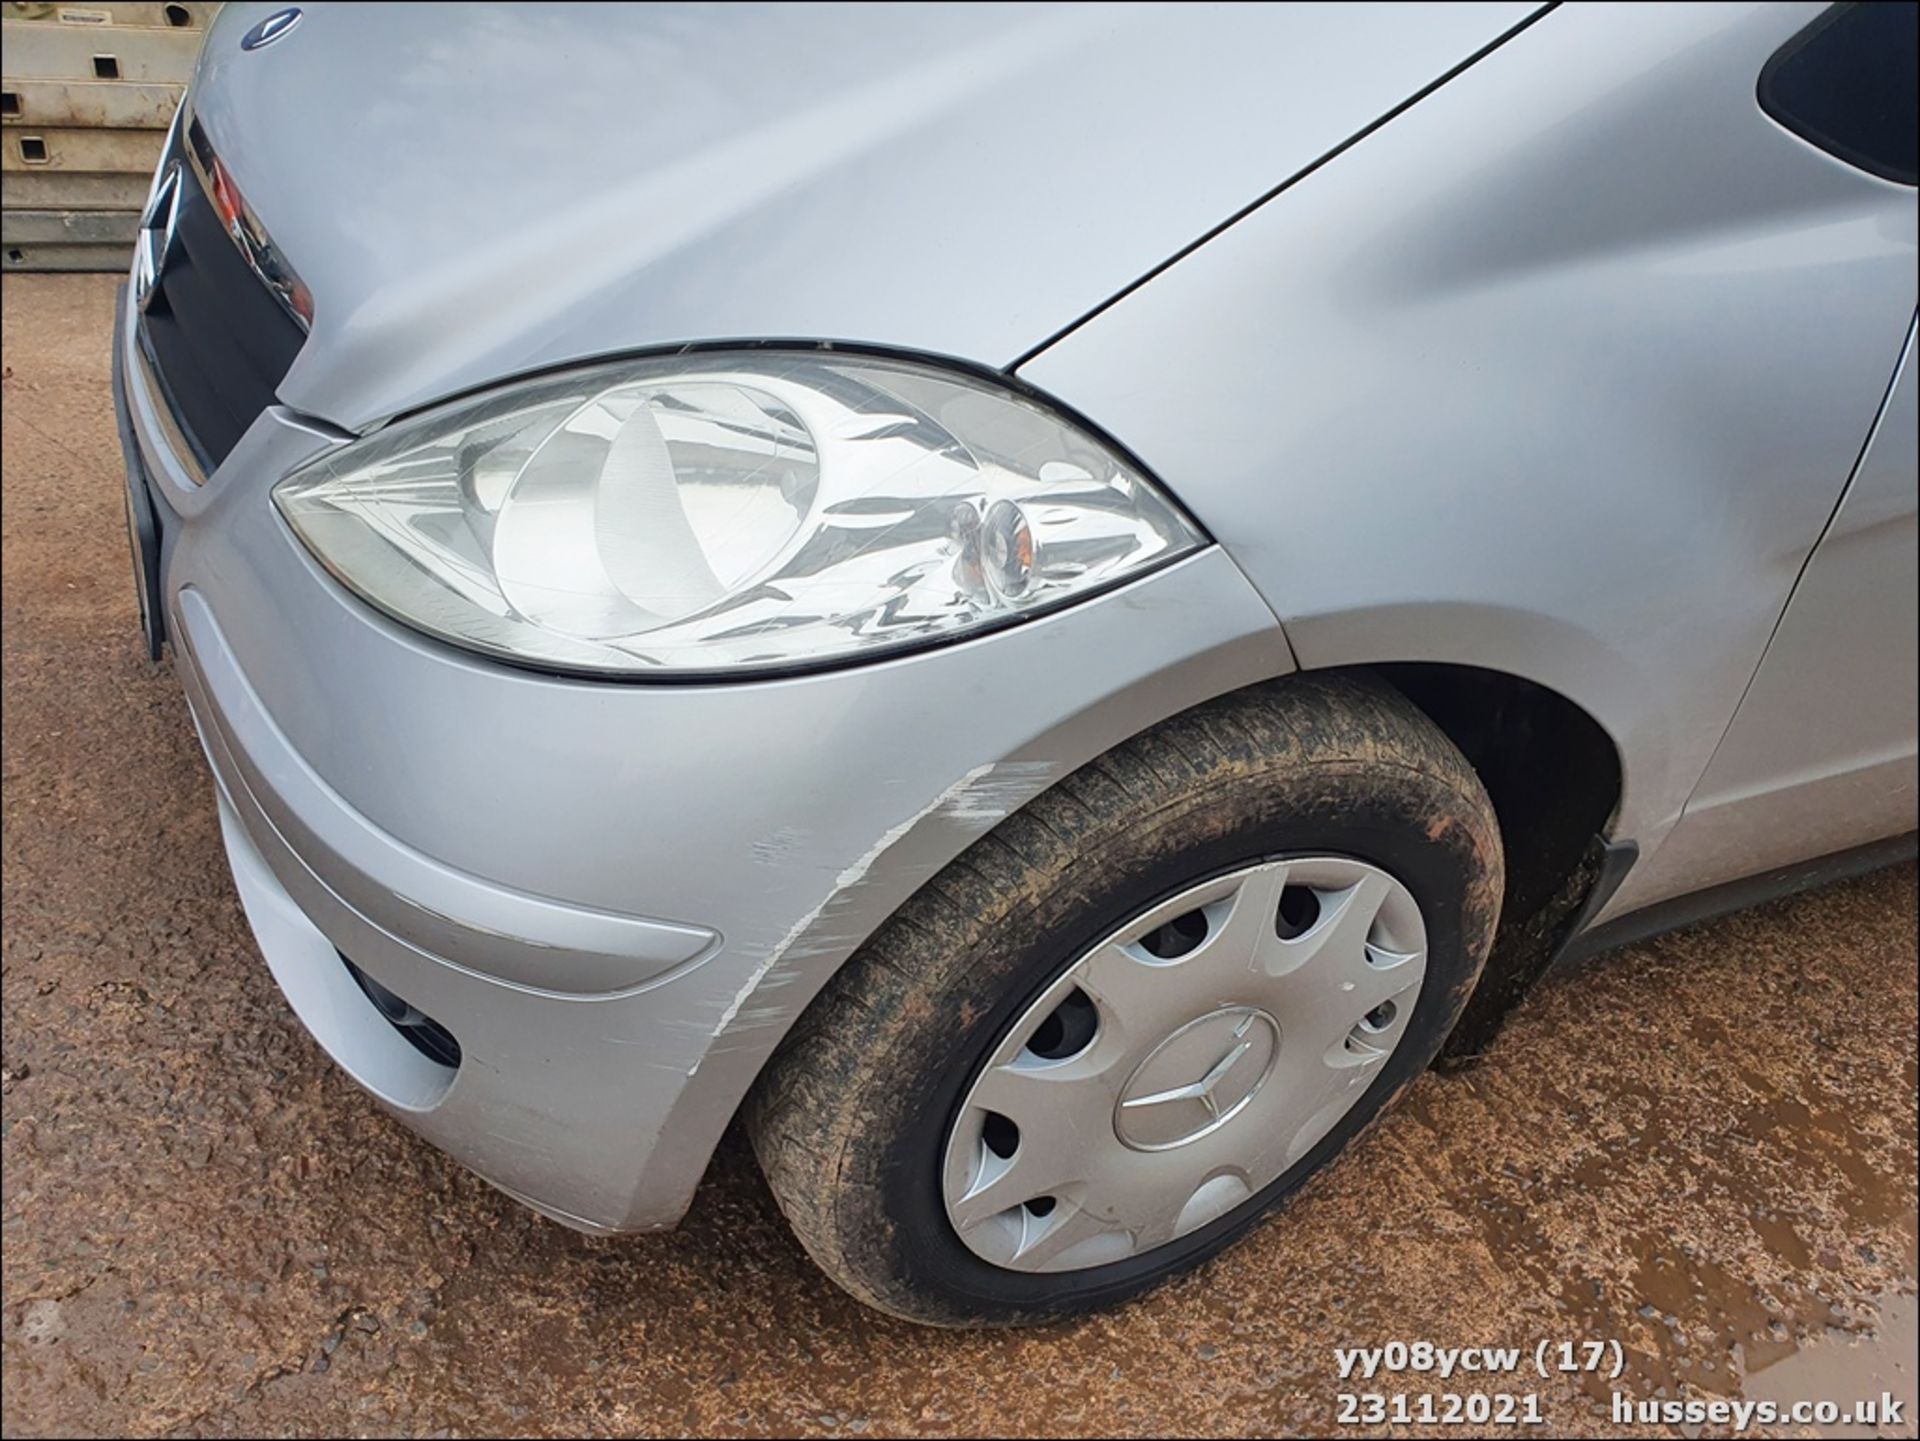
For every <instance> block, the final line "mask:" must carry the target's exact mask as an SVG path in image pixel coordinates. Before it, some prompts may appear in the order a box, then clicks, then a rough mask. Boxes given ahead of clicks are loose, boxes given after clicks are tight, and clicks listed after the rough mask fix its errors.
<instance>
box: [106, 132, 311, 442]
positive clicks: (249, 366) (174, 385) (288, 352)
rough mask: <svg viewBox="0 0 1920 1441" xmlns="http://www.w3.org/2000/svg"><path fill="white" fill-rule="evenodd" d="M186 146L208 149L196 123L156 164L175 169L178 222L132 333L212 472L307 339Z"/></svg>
mask: <svg viewBox="0 0 1920 1441" xmlns="http://www.w3.org/2000/svg"><path fill="white" fill-rule="evenodd" d="M182 119H183V121H184V120H185V117H182ZM190 144H191V145H194V146H196V147H197V148H198V149H199V150H200V151H201V153H202V154H207V153H210V152H208V151H207V150H206V148H205V139H204V137H203V136H201V135H200V134H199V124H198V122H197V121H195V122H187V123H183V124H181V125H180V126H178V127H176V128H175V132H174V140H173V144H172V145H171V147H170V148H169V151H168V154H167V156H166V158H165V159H164V160H162V162H161V165H162V167H163V168H164V167H166V166H169V165H172V164H174V163H176V162H178V163H179V165H180V187H181V189H180V210H179V219H178V221H177V223H176V226H175V231H174V242H173V244H172V245H171V246H170V247H169V248H168V252H167V254H166V257H165V262H164V265H163V266H162V268H161V271H160V275H159V278H158V280H156V281H155V283H154V287H153V293H152V295H151V297H150V298H149V300H148V302H147V306H146V310H145V312H144V313H143V314H142V316H141V318H140V331H139V339H140V344H141V346H142V347H143V348H144V349H145V351H146V354H147V359H148V362H149V363H150V364H151V366H152V368H153V371H154V374H155V376H156V377H157V379H158V381H159V384H160V387H161V389H162V390H163V391H164V392H165V395H164V399H165V401H166V403H167V405H168V407H169V408H170V409H171V410H172V412H173V417H174V420H175V421H176V422H177V423H178V425H179V427H180V430H181V433H182V434H183V435H184V436H185V437H186V440H187V443H188V444H189V445H191V446H192V447H193V449H194V452H195V458H196V459H197V460H198V461H199V462H200V465H201V467H202V469H203V470H205V471H206V472H207V473H208V474H211V473H212V472H213V469H214V467H215V466H217V465H219V464H220V462H221V461H223V460H225V459H226V458H227V456H228V454H229V453H231V451H232V450H233V447H234V446H235V445H236V444H238V443H239V440H240V437H241V436H242V435H243V434H245V433H246V430H247V427H248V426H250V425H252V424H253V422H254V421H255V420H256V419H257V418H258V417H259V415H260V413H261V412H262V411H263V410H265V409H266V408H267V407H268V406H269V405H271V404H273V402H274V395H275V392H277V391H278V390H279V388H280V382H281V381H282V380H283V379H285V377H286V374H287V371H288V369H289V368H290V367H291V366H292V365H293V358H294V356H295V355H297V354H298V353H299V351H300V347H301V345H302V344H303V343H305V341H306V338H307V337H306V332H305V330H304V329H303V328H302V327H301V325H300V323H299V322H298V321H297V320H295V319H294V318H293V316H291V315H290V314H288V313H287V311H286V309H285V308H284V307H283V306H282V305H281V303H280V301H279V299H278V298H277V297H276V296H275V295H274V293H273V292H272V291H271V290H269V289H268V288H267V287H266V285H265V284H263V283H262V282H261V280H260V277H259V276H258V275H257V274H255V273H254V270H253V267H252V266H251V265H249V264H248V262H247V256H246V254H245V252H243V251H242V250H241V248H240V244H239V242H238V241H236V240H235V238H234V237H233V236H232V235H231V234H229V233H228V231H227V228H226V225H225V224H224V222H223V221H222V220H221V217H220V213H219V211H218V210H217V209H216V208H215V206H214V203H213V199H212V197H211V196H209V195H208V194H207V192H206V190H205V188H204V186H203V185H202V183H201V180H200V178H199V175H198V174H197V173H196V170H195V167H194V166H193V165H192V164H191V163H189V161H188V158H187V146H188V145H190Z"/></svg>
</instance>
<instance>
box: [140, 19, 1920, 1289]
mask: <svg viewBox="0 0 1920 1441" xmlns="http://www.w3.org/2000/svg"><path fill="white" fill-rule="evenodd" d="M1917 48H1920V47H1916V39H1915V6H1914V5H1913V4H1911V3H1898V4H1869V5H1858V6H1855V5H1837V6H1833V7H1831V8H1827V7H1823V6H1821V5H1817V4H1757V5H1756V4H1671V5H1661V6H1655V7H1639V6H1620V7H1615V6H1608V5H1566V6H1561V7H1558V8H1555V7H1550V6H1549V7H1539V6H1536V5H1534V4H1504V3H1487V4H1455V5H1445V6H1439V5H1413V6H1398V5H1384V4H1345V5H1328V6H1321V5H1299V6H1294V5H1282V6H1258V7H1244V6H1225V7H1202V6H1169V7H1147V8H1141V7H1118V8H1110V7H1106V6H1085V5H1075V6H1067V7H1062V8H1045V7H1034V6H1013V7H983V6H974V5H966V6H956V7H951V8H947V7H937V6H936V7H926V6H915V7H912V8H910V9H892V8H885V7H882V8H876V7H870V6H851V7H847V8H841V7H835V6H771V7H767V8H760V7H748V6H723V7H705V6H690V7H681V6H657V7H646V8H639V7H634V8H626V7H617V6H605V5H582V6H577V7H575V6H547V5H542V6H518V5H515V6H503V5H490V4H473V5H465V6H461V7H458V8H453V7H441V6H418V7H411V6H351V5H342V6H338V7H335V6H330V5H311V6H303V7H300V8H275V7H272V6H261V5H230V6H228V7H227V8H226V9H225V11H224V12H223V13H222V15H221V17H220V19H219V21H218V23H217V24H216V25H215V26H214V27H213V29H212V31H211V33H210V34H209V36H208V39H207V44H206V49H205V52H204V54H203V56H202V58H201V60H200V63H199V67H198V70H197V73H196V75H195V78H194V81H193V84H192V86H191V88H190V90H189V92H188V95H187V99H186V102H185V104H184V106H183V108H182V110H181V113H180V115H179V117H178V119H177V121H176V122H175V125H174V129H173V131H172V132H171V134H170V136H169V140H168V145H167V150H166V154H165V158H164V159H163V161H162V163H161V166H160V169H159V171H158V173H157V174H156V176H155V179H154V186H153V191H152V197H151V200H150V203H149V205H148V207H147V211H146V215H145V219H144V222H143V225H144V228H143V229H142V231H141V235H140V241H139V246H138V255H137V257H136V260H135V264H134V269H133V273H132V276H131V278H130V281H129V284H128V286H127V290H126V295H125V299H124V303H123V309H122V313H121V317H120V321H119V327H118V331H117V334H116V336H115V361H116V378H117V381H118V384H117V387H116V395H117V403H118V408H119V415H120V422H121V429H122V436H123V440H124V443H125V449H126V455H127V463H128V466H127V468H128V479H129V486H128V510H129V516H130V525H131V530H132V536H133V545H134V556H135V562H136V570H137V579H138V582H139V585H140V591H141V598H142V606H143V613H144V617H145V625H146V630H147V637H148V642H149V645H150V646H151V648H152V652H153V654H154V656H155V657H156V658H159V657H160V656H161V655H162V654H163V648H167V647H170V649H171V652H172V656H173V664H174V667H175V670H176V671H177V673H178V675H179V677H180V680H181V682H182V684H183V685H184V687H185V689H186V694H187V699H188V701H189V703H190V705H191V709H192V713H193V717H194V721H195V723H196V725H197V726H198V728H199V732H200V737H201V740H202V742H203V744H204V746H205V749H206V752H207V757H208V760H209V762H210V763H211V766H212V769H213V773H214V777H215V780H216V782H217V787H218V793H219V807H220V816H221V822H222V826H223V830H224V833H225V837H226V846H227V852H228V859H229V861H230V862H231V865H232V868H233V873H234V878H235V882H236V884H237V886H238V890H239V893H240V897H241V900H242V901H243V903H244V905H245V908H246V912H247V915H248V918H249V919H250V921H251V923H252V926H253V929H254V932H255V934H256V936H257V937H258V940H259V944H260V950H261V952H262V954H263V955H264V957H265V959H266V963H267V965H268V966H269V967H270V968H271V970H272V972H273V975H274V977H275V979H276V980H277V981H278V982H279V984H280V986H281V988H282V989H283V990H284V992H285V994H286V997H287V1000H288V1002H289V1003H290V1004H291V1005H292V1007H293V1009H294V1010H295V1011H296V1012H297V1013H298V1014H299V1016H300V1018H301V1020H302V1021H303V1022H304V1023H305V1025H306V1026H307V1027H308V1029H310V1030H311V1031H312V1033H313V1035H314V1037H315V1038H316V1039H317V1040H318V1041H319V1043H320V1044H321V1045H322V1046H323V1047H325V1048H326V1050H327V1051H328V1052H329V1053H330V1054H331V1055H332V1056H333V1057H334V1058H335V1060H337V1061H338V1063H339V1064H340V1065H341V1066H342V1067H343V1068H344V1069H345V1070H346V1071H347V1072H348V1073H349V1074H351V1075H352V1076H353V1077H354V1079H355V1080H357V1081H358V1082H359V1083H360V1084H361V1085H363V1086H364V1087H366V1088H367V1089H368V1090H369V1091H371V1092H372V1093H373V1094H374V1095H375V1096H377V1097H379V1098H380V1100H381V1101H383V1102H384V1103H385V1104H386V1105H387V1106H388V1107H390V1108H391V1109H392V1110H393V1111H394V1112H395V1113H396V1114H397V1115H398V1116H399V1117H400V1118H401V1119H402V1120H404V1121H405V1122H406V1123H407V1124H408V1125H410V1126H412V1127H413V1128H414V1129H416V1130H417V1131H418V1132H420V1134H421V1135H423V1136H425V1137H427V1138H428V1139H429V1140H431V1141H433V1142H434V1143H435V1144H437V1145H440V1146H442V1147H444V1148H445V1149H446V1150H448V1151H449V1152H451V1153H452V1154H453V1155H455V1156H457V1157H458V1158H459V1159H460V1160H461V1161H463V1162H464V1163H466V1164H467V1165H469V1166H471V1167H472V1168H473V1169H474V1170H475V1171H477V1172H478V1173H479V1174H480V1175H482V1176H484V1177H485V1178H486V1179H487V1180H489V1181H491V1182H492V1183H493V1184H494V1185H496V1186H498V1187H500V1188H501V1189H502V1190H504V1191H506V1192H508V1193H509V1194H511V1195H513V1196H515V1197H518V1198H519V1199H521V1200H522V1201H524V1202H525V1203H526V1204H528V1205H530V1206H532V1207H535V1208H536V1209H538V1210H539V1211H541V1212H544V1213H545V1214H547V1215H548V1216H551V1217H553V1218H555V1219H556V1220H559V1221H561V1222H564V1223H565V1224H567V1225H569V1226H573V1227H577V1228H579V1229H581V1230H584V1231H591V1232H620V1231H638V1230H647V1229H652V1228H658V1227H666V1226H671V1225H673V1224H674V1223H675V1221H677V1220H678V1219H679V1217H680V1216H681V1214H682V1213H683V1211H684V1210H685V1209H686V1207H687V1205H688V1202H689V1199H690V1198H691V1196H692V1195H693V1192H694V1188H695V1186H696V1184H697V1183H698V1182H699V1180H700V1178H701V1175H702V1172H703V1170H704V1169H705V1167H706V1164H707V1160H708V1157H709V1155H710V1153H711V1152H712V1151H713V1149H714V1147H715V1144H716V1142H717V1141H718V1140H719V1139H720V1136H721V1133H722V1132H723V1131H724V1130H725V1129H726V1128H727V1126H728V1124H729V1123H730V1122H731V1121H732V1120H733V1119H734V1118H735V1117H741V1118H743V1119H744V1123H745V1126H746V1128H747V1130H748V1132H749V1134H750V1135H751V1137H752V1142H753V1145H754V1147H755V1148H756V1151H757V1153H758V1156H759V1158H760V1161H761V1164H762V1166H763V1168H764V1170H765V1173H766V1176H767V1179H768V1182H769V1183H770V1185H771V1187H772V1189H773V1192H774V1194H775V1195H776V1196H777V1197H778V1200H779V1203H780V1205H781V1207H782V1208H783V1209H784V1210H785V1212H786V1214H787V1215H788V1217H789V1218H790V1219H791V1221H792V1223H793V1228H794V1230H795V1232H796V1233H797V1234H798V1236H799V1238H800V1240H801V1242H802V1243H803V1244H804V1245H805V1247H806V1248H807V1250H808V1251H810V1252H811V1253H812V1254H813V1256H814V1257H815V1258H816V1259H817V1260H818V1261H819V1262H820V1264H821V1265H822V1266H823V1267H824V1268H825V1270H826V1271H827V1272H828V1273H829V1274H830V1275H831V1276H832V1277H833V1279H834V1280H836V1281H837V1282H839V1283H840V1284H841V1285H842V1286H844V1287H846V1288H847V1289H848V1290H849V1291H851V1292H852V1293H853V1294H854V1295H856V1296H858V1297H860V1298H861V1299H863V1300H865V1301H867V1302H870V1303H871V1304H873V1305H875V1306H879V1307H881V1308H884V1309H886V1310H888V1311H891V1312H895V1313H897V1314H899V1315H903V1316H908V1317H912V1318H915V1319H917V1320H921V1321H928V1322H935V1323H945V1324H973V1323H995V1322H1026V1321H1034V1320H1041V1319H1045V1318H1048V1317H1053V1316H1059V1315H1064V1314H1068V1313H1072V1312H1076V1311H1081V1310H1085V1309H1088V1308H1091V1307H1096V1306H1100V1305H1104V1304H1107V1303H1109V1302H1112V1301H1115V1300H1118V1299H1120V1298H1122V1297H1125V1296H1128V1295H1130V1294H1133V1293H1135V1292H1138V1291H1140V1290H1141V1289H1143V1288H1144V1287H1146V1286H1148V1285H1151V1284H1152V1283H1154V1282H1155V1281H1157V1280H1159V1279H1161V1278H1163V1277H1165V1276H1167V1275H1169V1274H1172V1273H1175V1272H1178V1271H1181V1270H1183V1269H1186V1268H1189V1267H1191V1266H1193V1265H1195V1264H1197V1263H1198V1262H1199V1261H1201V1260H1203V1259H1204V1258H1206V1257H1208V1256H1210V1255H1212V1254H1214V1253H1215V1252H1217V1251H1219V1250H1220V1249H1221V1248H1222V1247H1223V1246H1225V1245H1226V1244H1227V1243H1228V1242H1230V1241H1231V1240H1233V1239H1234V1238H1235V1237H1236V1236H1238V1235H1240V1234H1241V1233H1243V1232H1245V1231H1246V1230H1247V1229H1248V1228H1249V1227H1251V1226H1252V1225H1253V1224H1254V1223H1255V1222H1256V1220H1257V1219H1258V1218H1259V1217H1260V1216H1261V1215H1262V1214H1263V1213H1265V1212H1268V1211H1270V1210H1272V1209H1273V1208H1274V1207H1276V1206H1277V1205H1279V1204H1281V1203H1282V1202H1284V1201H1285V1200H1286V1199H1287V1198H1288V1197H1289V1196H1291V1195H1293V1194H1294V1193H1295V1192H1297V1191H1298V1190H1299V1189H1300V1188H1301V1187H1302V1186H1303V1185H1304V1184H1305V1183H1306V1182H1307V1181H1308V1180H1309V1179H1310V1178H1311V1177H1313V1176H1314V1175H1315V1174H1316V1173H1317V1172H1319V1171H1321V1170H1322V1169H1324V1168H1325V1167H1326V1166H1327V1165H1329V1164H1330V1163H1331V1162H1332V1161H1333V1160H1334V1159H1335V1158H1336V1157H1337V1156H1339V1155H1340V1154H1341V1153H1342V1152H1343V1151H1344V1150H1346V1149H1347V1147H1348V1146H1349V1144H1350V1143H1351V1142H1353V1141H1354V1139H1355V1138H1356V1136H1358V1135H1359V1133H1360V1132H1361V1131H1362V1130H1363V1129H1364V1128H1365V1127H1366V1126H1367V1125H1368V1123H1369V1122H1371V1121H1372V1120H1373V1119H1374V1118H1375V1117H1376V1116H1378V1115H1379V1114H1380V1113H1381V1111H1382V1110H1383V1108H1385V1107H1386V1106H1387V1105H1388V1104H1389V1103H1390V1102H1391V1101H1392V1100H1393V1099H1394V1098H1395V1097H1396V1096H1397V1095H1398V1094H1399V1093H1400V1092H1401V1091H1402V1090H1403V1089H1404V1088H1405V1087H1406V1086H1407V1085H1408V1083H1409V1082H1410V1081H1411V1080H1413V1078H1414V1077H1416V1076H1417V1075H1418V1074H1419V1073H1420V1072H1421V1071H1422V1070H1424V1069H1425V1068H1426V1067H1427V1066H1428V1064H1429V1063H1430V1062H1432V1061H1434V1059H1435V1058H1436V1056H1438V1055H1441V1054H1442V1053H1443V1051H1444V1052H1445V1054H1447V1055H1449V1056H1452V1057H1455V1058H1460V1059H1465V1058H1468V1057H1471V1056H1472V1055H1474V1054H1476V1053H1477V1052H1479V1051H1480V1050H1482V1049H1483V1048H1484V1047H1485V1046H1486V1044H1487V1043H1488V1041H1489V1039H1490V1038H1491V1037H1492V1035H1493V1034H1494V1032H1495V1030H1496V1028H1497V1027H1498V1025H1499V1023H1500V1019H1501V1017H1502V1015H1503V1014H1504V1013H1505V1012H1506V1011H1507V1010H1508V1009H1509V1008H1510V1007H1511V1006H1512V1005H1513V1004H1514V1002H1515V1001H1516V1000H1517V999H1518V998H1519V997H1520V996H1521V994H1522V993H1523V992H1524V991H1525V989H1526V987H1527V986H1528V985H1529V984H1530V983H1531V982H1532V981H1533V980H1534V979H1535V978H1536V977H1537V976H1538V975H1539V974H1540V973H1541V972H1542V971H1543V970H1544V969H1545V968H1546V966H1547V965H1548V964H1549V963H1550V962H1552V961H1553V960H1555V959H1556V958H1559V957H1562V956H1564V955H1567V954H1569V953H1572V952H1575V951H1592V950H1596V949H1599V948H1601V947H1604V946H1607V945H1610V944H1615V943H1618V942H1619V941H1621V940H1623V939H1626V938H1628V937H1630V936H1633V935H1638V934H1645V933H1647V932H1650V931H1652V930H1654V929H1657V928H1659V927H1661V926H1664V925H1671V924H1674V923H1676V922H1677V921H1680V920H1685V919H1690V918H1693V917H1697V916H1699V915H1702V914H1705V913H1706V912H1708V911H1710V910H1713V909H1717V908H1723V907H1725V906H1728V905H1731V904H1736V903H1739V902H1741V901H1744V900H1750V899H1752V898H1754V897H1756V896H1759V895H1763V894H1768V893H1773V892H1778V891H1780V890H1783V889H1786V888H1790V887H1793V886H1798V885H1804V884H1808V883H1811V882H1812V881H1813V880H1816V879H1819V878H1820V877H1822V876H1826V875H1832V874H1839V873H1841V872H1844V871H1847V870H1851V869H1859V868H1863V867H1865V866H1868V865H1872V864H1875V863H1877V862H1882V861H1885V860H1887V859H1890V858H1892V857H1893V856H1895V855H1897V854H1902V853H1906V854H1910V853H1911V852H1912V849H1913V846H1912V832H1913V829H1914V818H1915V804H1916V767H1915V733H1916V720H1915V691H1916V673H1915V654H1916V622H1915V612H1916V602H1915V593H1916V577H1915V549H1916V545H1915V450H1916V444H1915V426H1916V421H1915V389H1916V378H1915V369H1916V364H1920V362H1916V361H1915V359H1914V357H1913V347H1914V319H1915V303H1916V296H1915V263H1916V205H1915V189H1914V182H1915V131H1916V124H1915V122H1916V103H1915V59H1914V57H1915V54H1916V49H1917Z"/></svg>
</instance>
